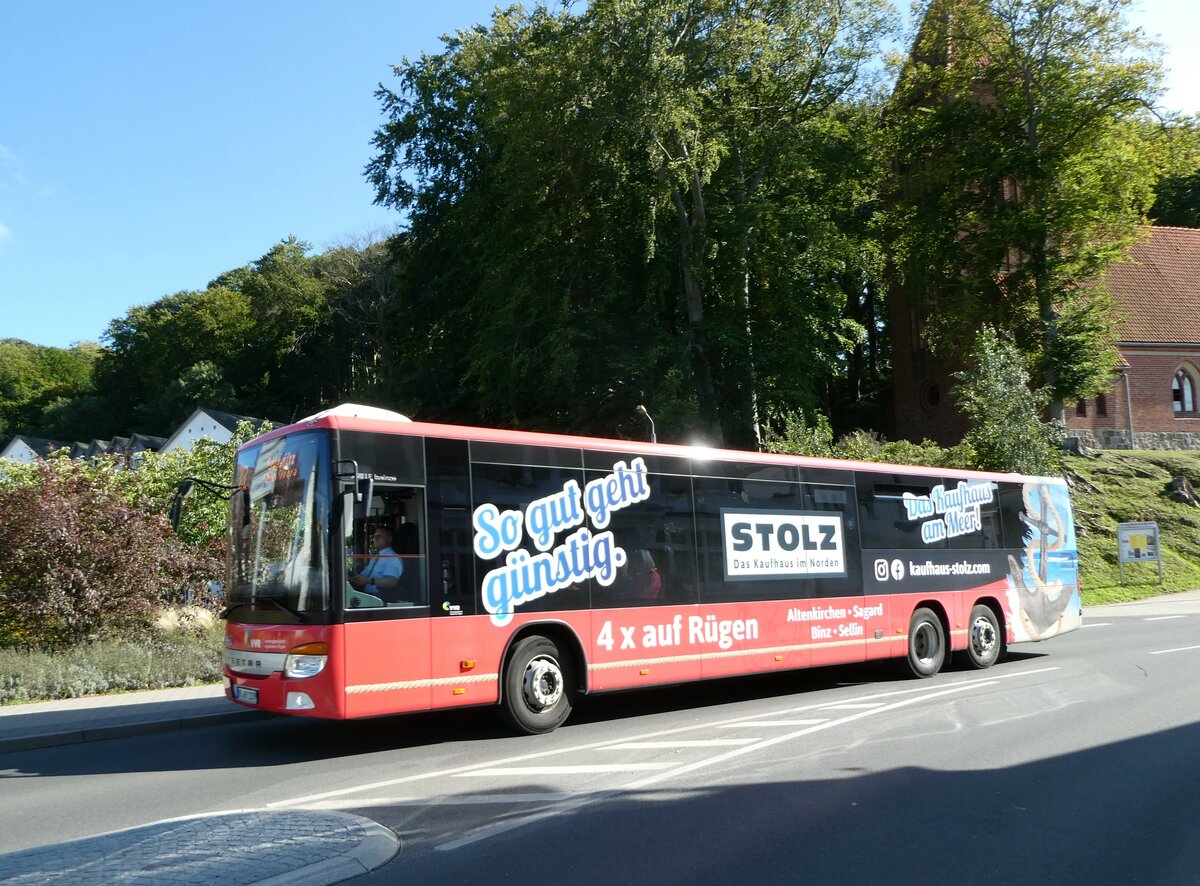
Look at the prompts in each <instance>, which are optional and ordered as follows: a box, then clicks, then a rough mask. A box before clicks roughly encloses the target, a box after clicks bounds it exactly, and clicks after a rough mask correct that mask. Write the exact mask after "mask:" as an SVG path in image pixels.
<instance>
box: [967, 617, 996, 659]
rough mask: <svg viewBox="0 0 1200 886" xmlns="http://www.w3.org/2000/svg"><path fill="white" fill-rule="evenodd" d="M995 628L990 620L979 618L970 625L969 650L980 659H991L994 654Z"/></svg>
mask: <svg viewBox="0 0 1200 886" xmlns="http://www.w3.org/2000/svg"><path fill="white" fill-rule="evenodd" d="M997 640H998V637H997V636H996V626H995V625H994V624H992V621H991V619H989V618H987V617H986V616H982V615H981V616H980V617H979V618H977V619H975V621H974V622H973V623H972V624H971V649H972V650H973V651H974V652H975V655H976V656H977V657H978V658H981V659H988V658H991V657H992V656H993V655H994V654H995V652H996V643H997Z"/></svg>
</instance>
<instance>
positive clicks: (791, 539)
mask: <svg viewBox="0 0 1200 886" xmlns="http://www.w3.org/2000/svg"><path fill="white" fill-rule="evenodd" d="M721 528H722V536H723V538H724V547H725V578H727V579H755V578H816V577H818V576H843V575H845V574H846V553H845V546H844V545H843V543H842V540H843V536H842V518H841V515H840V514H830V513H823V512H820V511H730V510H722V511H721Z"/></svg>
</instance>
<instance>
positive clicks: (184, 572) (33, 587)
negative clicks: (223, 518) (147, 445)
mask: <svg viewBox="0 0 1200 886" xmlns="http://www.w3.org/2000/svg"><path fill="white" fill-rule="evenodd" d="M118 473H120V472H115V471H106V470H105V469H104V468H97V467H96V466H93V465H90V464H87V463H85V462H75V461H71V460H70V459H66V458H55V459H50V460H47V461H43V462H40V463H38V464H37V465H36V466H34V468H33V471H32V473H31V474H28V475H26V476H25V477H23V478H22V481H21V482H7V483H4V484H0V646H29V647H41V648H59V647H63V646H68V645H71V644H75V643H80V642H83V641H87V640H92V639H96V638H100V637H105V636H127V635H129V634H131V633H137V632H139V631H141V630H144V628H145V626H146V625H148V624H149V622H150V621H151V619H152V618H153V615H154V613H155V611H156V610H157V609H158V608H159V607H161V606H162V605H163V604H164V603H167V602H170V601H172V600H173V599H178V598H179V597H180V596H183V595H186V594H187V592H188V589H189V588H194V587H198V586H199V587H203V586H204V585H205V582H206V580H207V579H208V578H211V577H214V576H216V575H219V574H220V570H221V566H220V559H219V557H218V556H214V555H215V554H216V553H217V552H216V551H215V550H214V543H213V541H212V540H209V541H208V542H207V543H203V544H201V545H200V546H191V545H187V544H185V543H184V542H183V541H181V540H180V539H179V537H178V536H176V534H175V533H174V532H173V531H172V530H171V527H170V525H169V523H168V522H167V519H166V516H165V515H164V513H163V510H164V509H163V508H162V507H161V505H160V503H158V502H153V501H150V500H147V499H145V498H144V497H138V498H134V497H133V496H132V494H131V489H132V485H133V483H132V481H131V479H130V478H122V477H119V476H117V474H118ZM131 499H132V500H131Z"/></svg>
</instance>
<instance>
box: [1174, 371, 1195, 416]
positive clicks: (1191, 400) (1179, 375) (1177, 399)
mask: <svg viewBox="0 0 1200 886" xmlns="http://www.w3.org/2000/svg"><path fill="white" fill-rule="evenodd" d="M1171 399H1172V400H1173V401H1174V405H1175V414H1176V415H1194V414H1195V412H1196V379H1195V378H1193V377H1192V374H1191V373H1190V372H1189V371H1188V370H1187V369H1186V368H1184V367H1182V366H1181V367H1179V368H1178V369H1176V370H1175V377H1174V378H1173V379H1171Z"/></svg>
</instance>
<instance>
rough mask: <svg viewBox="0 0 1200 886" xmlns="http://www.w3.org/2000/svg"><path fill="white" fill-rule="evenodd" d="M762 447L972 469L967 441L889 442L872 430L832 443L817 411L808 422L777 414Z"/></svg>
mask: <svg viewBox="0 0 1200 886" xmlns="http://www.w3.org/2000/svg"><path fill="white" fill-rule="evenodd" d="M765 448H766V450H767V451H768V452H776V453H780V454H784V455H808V456H813V457H816V458H842V459H850V460H852V461H872V462H887V463H889V464H897V465H924V466H926V467H934V468H974V467H975V466H976V465H975V461H976V459H975V452H974V450H973V449H972V448H971V446H970V444H967V443H959V444H958V445H957V446H953V447H951V448H950V449H943V448H942V447H941V446H938V445H937V444H936V443H933V442H932V441H929V440H922V441H921V442H920V443H912V442H910V441H908V440H897V441H889V440H885V439H883V438H882V437H880V436H879V435H878V434H876V433H874V432H872V431H853V432H852V433H849V434H847V435H846V436H844V437H842V438H841V439H840V440H838V441H837V442H836V443H835V442H834V440H833V430H832V428H830V426H829V420H828V419H827V418H825V416H824V415H821V414H820V413H817V414H816V416H815V418H814V419H813V420H812V423H811V424H810V423H809V422H808V421H807V420H806V419H805V415H804V413H803V412H802V411H799V410H797V411H795V412H786V413H782V414H781V415H779V416H777V417H776V419H775V420H774V421H773V422H772V426H770V427H768V429H767V434H766V443H765Z"/></svg>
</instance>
